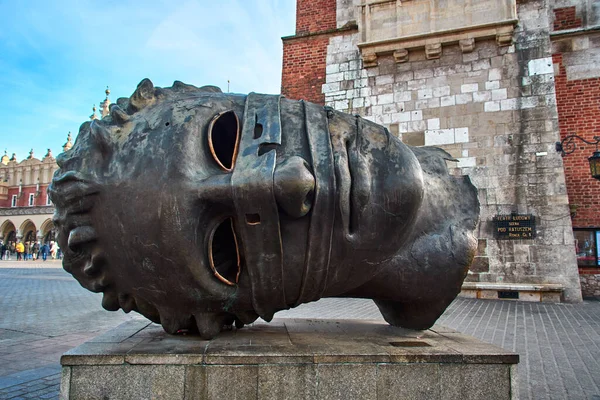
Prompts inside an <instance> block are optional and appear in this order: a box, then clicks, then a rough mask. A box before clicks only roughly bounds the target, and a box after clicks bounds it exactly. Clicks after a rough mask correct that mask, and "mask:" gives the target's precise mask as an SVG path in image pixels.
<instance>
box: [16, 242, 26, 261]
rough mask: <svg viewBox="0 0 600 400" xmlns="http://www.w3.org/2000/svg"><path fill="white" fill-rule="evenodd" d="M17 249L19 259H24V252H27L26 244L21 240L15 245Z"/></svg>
mask: <svg viewBox="0 0 600 400" xmlns="http://www.w3.org/2000/svg"><path fill="white" fill-rule="evenodd" d="M15 249H16V250H17V261H21V260H23V253H24V252H25V246H23V243H22V242H20V241H19V243H17V245H16V246H15Z"/></svg>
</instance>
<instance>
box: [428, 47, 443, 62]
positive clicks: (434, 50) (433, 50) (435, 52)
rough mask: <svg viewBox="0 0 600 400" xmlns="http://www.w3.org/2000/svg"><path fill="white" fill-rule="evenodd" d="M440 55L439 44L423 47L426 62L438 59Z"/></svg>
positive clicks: (440, 48)
mask: <svg viewBox="0 0 600 400" xmlns="http://www.w3.org/2000/svg"><path fill="white" fill-rule="evenodd" d="M441 55H442V44H441V43H433V44H426V45H425V57H427V59H428V60H434V59H436V58H440V56H441Z"/></svg>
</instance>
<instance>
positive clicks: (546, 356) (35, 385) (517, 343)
mask: <svg viewBox="0 0 600 400" xmlns="http://www.w3.org/2000/svg"><path fill="white" fill-rule="evenodd" d="M100 300H101V296H100V295H99V294H94V293H91V292H88V291H87V290H85V289H83V288H82V287H80V286H79V284H78V283H77V282H76V281H75V280H74V279H73V278H72V277H70V275H68V274H67V273H66V272H64V271H63V270H62V269H61V268H60V263H59V262H56V261H48V262H46V263H36V262H19V263H17V262H14V261H0V399H46V398H48V399H56V398H58V390H59V381H60V364H59V359H60V355H61V354H62V353H63V352H65V351H66V350H68V349H70V348H72V347H75V346H77V345H79V344H81V343H83V342H85V341H87V340H88V339H91V338H92V337H95V336H97V335H98V334H100V333H101V332H104V331H106V330H108V329H110V328H112V327H114V326H116V325H118V324H120V323H122V322H124V321H127V320H129V319H131V318H140V317H138V316H136V315H135V313H132V314H128V315H126V314H123V313H122V312H114V313H110V312H107V311H104V310H103V309H102V308H101V306H100ZM276 317H278V318H286V317H287V318H340V319H344V318H346V319H347V318H360V319H381V315H380V314H379V311H378V310H377V308H376V307H375V305H374V304H373V302H371V301H370V300H360V299H323V300H321V301H318V302H315V303H310V304H305V305H302V306H300V307H298V308H296V309H293V310H288V311H284V312H281V313H278V314H277V315H276ZM438 323H440V324H443V325H446V326H448V327H451V328H453V329H456V330H459V331H461V332H464V333H466V334H469V335H472V336H475V337H477V338H479V339H481V340H484V341H486V342H489V343H493V344H495V345H498V346H500V347H503V348H505V349H507V350H512V351H515V352H517V353H519V354H520V356H521V362H520V364H519V384H520V398H521V399H591V400H600V301H584V302H583V303H582V304H576V305H572V304H538V303H524V302H512V301H491V300H472V299H458V300H456V301H455V302H454V303H453V304H452V305H451V306H450V307H449V308H448V310H447V311H446V313H445V314H444V315H443V316H442V317H441V318H440V320H439V321H438Z"/></svg>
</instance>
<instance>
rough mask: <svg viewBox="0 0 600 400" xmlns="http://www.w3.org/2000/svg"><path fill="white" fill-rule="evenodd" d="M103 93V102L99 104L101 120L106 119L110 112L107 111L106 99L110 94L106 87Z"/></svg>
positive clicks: (107, 103) (108, 104)
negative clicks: (104, 95)
mask: <svg viewBox="0 0 600 400" xmlns="http://www.w3.org/2000/svg"><path fill="white" fill-rule="evenodd" d="M104 93H106V98H105V99H104V101H103V102H101V103H100V114H101V115H102V118H104V117H106V116H107V115H108V113H109V111H110V110H109V109H108V106H110V99H109V98H108V95H109V94H110V89H109V88H108V86H107V87H106V90H105V91H104Z"/></svg>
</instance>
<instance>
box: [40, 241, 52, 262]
mask: <svg viewBox="0 0 600 400" xmlns="http://www.w3.org/2000/svg"><path fill="white" fill-rule="evenodd" d="M49 252H50V248H49V247H48V243H44V244H43V245H42V247H41V248H40V253H41V254H42V260H44V261H46V259H47V258H48V253H49Z"/></svg>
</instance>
